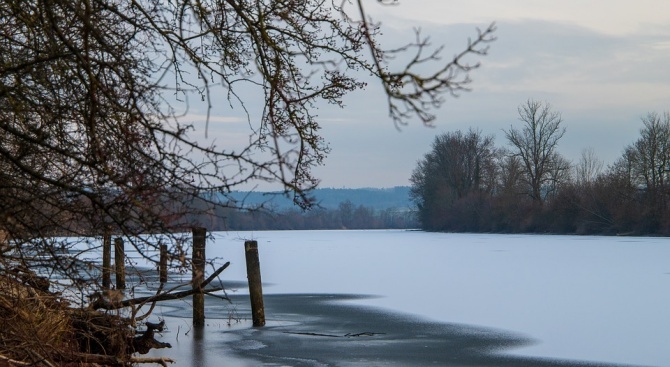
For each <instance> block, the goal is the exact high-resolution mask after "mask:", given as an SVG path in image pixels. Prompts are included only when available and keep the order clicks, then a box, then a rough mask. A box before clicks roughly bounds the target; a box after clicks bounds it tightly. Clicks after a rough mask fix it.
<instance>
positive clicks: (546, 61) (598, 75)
mask: <svg viewBox="0 0 670 367" xmlns="http://www.w3.org/2000/svg"><path fill="white" fill-rule="evenodd" d="M364 3H365V4H366V6H367V11H368V12H369V14H370V15H371V16H372V17H373V18H374V20H377V21H380V22H381V23H382V30H383V32H384V36H383V38H382V39H381V41H382V43H383V44H385V45H389V46H393V45H394V44H396V42H401V41H406V42H409V41H412V40H413V32H412V29H413V27H417V26H418V27H421V29H422V31H423V33H424V34H425V35H428V36H430V37H431V40H432V42H433V43H434V44H435V45H439V44H444V45H445V48H446V49H445V51H446V52H445V55H447V56H449V57H450V56H451V55H453V54H455V53H458V52H460V51H461V50H462V49H464V48H465V46H466V45H467V40H468V38H472V37H475V36H476V32H477V28H480V29H483V28H486V27H487V26H488V25H489V24H491V23H492V22H495V23H496V25H497V32H496V37H497V40H496V41H495V42H494V43H492V44H491V45H490V50H489V54H488V55H487V56H485V57H483V58H481V60H480V61H481V67H480V68H479V69H477V70H475V71H474V72H473V73H472V74H471V79H472V80H473V82H472V84H471V85H470V87H471V88H472V90H471V91H470V92H466V93H463V94H462V95H461V96H460V97H458V98H449V99H448V100H447V102H446V103H445V104H444V105H443V107H442V108H441V109H440V110H439V111H437V119H436V121H435V123H434V125H435V126H434V127H432V128H431V127H425V126H423V125H422V124H421V123H420V122H419V121H412V122H410V124H409V125H408V126H405V127H402V128H401V129H397V128H396V127H395V126H394V124H393V122H392V121H391V119H390V118H389V117H388V113H387V106H386V105H385V99H384V97H383V95H381V93H382V90H381V87H380V86H379V85H377V84H375V83H372V84H371V85H370V86H369V87H368V88H367V89H366V90H364V91H358V92H355V93H353V94H351V95H349V96H347V97H345V99H344V103H345V107H344V108H343V109H338V108H335V107H332V108H329V107H326V108H321V109H319V111H317V114H318V115H319V121H320V122H321V125H322V128H323V130H322V135H323V137H324V138H325V140H326V141H327V142H328V143H329V145H330V148H331V153H330V154H329V156H328V158H327V159H326V161H325V164H324V166H322V167H318V168H316V169H315V170H314V173H315V175H316V176H317V177H318V178H320V179H321V184H320V186H321V187H333V188H360V187H378V188H383V187H393V186H404V185H409V184H410V182H409V177H410V175H411V173H412V170H413V169H414V168H415V166H416V163H417V161H418V160H420V159H421V158H422V157H423V155H424V154H426V153H427V152H428V151H429V150H430V147H431V143H432V141H433V139H434V137H435V136H436V135H438V134H441V133H444V132H451V131H456V130H463V131H465V130H467V129H469V128H475V129H480V130H481V131H482V132H483V133H484V134H486V135H494V136H495V141H496V145H497V146H501V147H502V146H507V142H506V141H505V139H504V133H503V129H509V128H510V127H511V126H514V127H520V126H521V123H520V121H519V119H518V112H517V108H518V107H519V105H520V104H522V103H523V102H525V101H527V100H528V99H534V100H539V101H544V102H548V103H550V104H551V106H552V107H553V109H554V110H556V111H558V112H560V113H561V115H562V118H563V126H564V127H565V128H566V129H567V132H566V134H565V135H564V137H563V139H562V140H561V141H560V143H559V146H558V152H559V153H561V154H562V155H563V156H565V157H566V158H568V159H569V160H572V161H574V162H577V161H578V159H579V156H580V154H581V152H582V150H584V149H587V148H592V149H593V150H594V151H595V153H596V155H597V156H598V157H599V158H600V159H601V160H602V161H603V162H604V164H605V166H607V165H608V164H611V163H613V162H614V161H615V160H616V159H617V158H618V157H619V156H620V155H621V153H622V151H623V149H624V148H625V146H626V145H628V144H631V143H632V142H633V141H634V140H635V139H637V137H638V136H639V130H640V127H641V126H642V123H641V118H642V117H644V116H645V115H647V114H648V113H649V112H659V113H662V112H665V111H670V67H668V65H670V2H669V1H667V0H638V1H634V2H633V1H630V0H607V1H601V0H589V1H583V0H562V1H554V0H468V1H457V0H411V1H410V0H400V1H399V4H398V5H395V6H382V5H380V4H379V3H378V2H377V1H365V2H364ZM213 119H214V120H220V121H229V119H230V118H229V117H227V116H226V114H225V112H217V111H216V110H215V111H214V117H213ZM231 121H232V120H231ZM210 134H216V130H213V131H210Z"/></svg>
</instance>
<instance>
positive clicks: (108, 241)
mask: <svg viewBox="0 0 670 367" xmlns="http://www.w3.org/2000/svg"><path fill="white" fill-rule="evenodd" d="M111 268H112V234H111V233H110V232H109V229H105V232H104V234H103V235H102V289H109V286H110V285H111V283H112V282H111V275H110V272H111Z"/></svg>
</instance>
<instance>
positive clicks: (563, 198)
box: [410, 100, 670, 235]
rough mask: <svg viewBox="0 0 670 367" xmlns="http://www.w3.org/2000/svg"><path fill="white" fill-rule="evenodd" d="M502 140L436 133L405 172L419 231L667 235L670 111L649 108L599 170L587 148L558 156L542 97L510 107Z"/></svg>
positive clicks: (551, 115)
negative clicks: (514, 111)
mask: <svg viewBox="0 0 670 367" xmlns="http://www.w3.org/2000/svg"><path fill="white" fill-rule="evenodd" d="M519 117H520V120H521V122H522V126H521V127H520V128H516V127H513V126H511V127H510V128H509V129H508V130H505V137H506V139H507V142H508V144H509V145H508V146H506V147H496V146H494V143H493V137H492V136H483V135H482V134H481V132H480V131H477V130H472V129H471V130H469V131H468V132H465V133H464V132H461V131H455V132H450V133H445V134H441V135H439V136H437V137H436V138H435V140H434V142H433V145H432V150H431V151H430V152H429V153H427V154H426V155H425V156H424V157H423V159H421V160H420V161H419V162H418V163H417V167H416V168H415V170H414V171H413V173H412V177H411V180H410V181H411V182H412V189H411V196H412V200H413V201H414V202H415V203H416V204H417V207H418V219H419V222H420V226H421V228H422V229H424V230H428V231H454V232H502V233H505V232H514V233H556V234H604V235H614V234H619V235H623V234H626V235H670V211H669V210H668V198H669V195H670V185H669V178H670V177H669V175H668V173H669V171H670V115H669V114H668V113H665V114H662V115H661V114H657V113H649V114H648V115H647V116H645V117H644V118H642V127H641V129H640V136H639V137H638V138H637V140H635V141H634V142H633V143H631V144H630V145H628V146H626V147H624V149H623V152H622V154H621V156H620V157H619V158H618V159H617V160H616V161H615V162H614V163H613V164H611V165H609V166H607V167H604V166H603V162H602V161H600V160H599V159H598V158H597V156H596V153H595V152H594V151H593V150H592V149H590V148H588V149H585V150H584V151H583V152H582V155H581V158H580V160H579V161H578V162H574V163H573V162H570V161H568V160H567V159H565V158H564V157H563V156H561V155H560V154H559V153H558V149H557V148H558V143H559V140H560V139H561V137H562V136H563V134H564V133H565V128H563V127H562V126H561V122H562V119H561V115H560V114H559V113H558V112H556V111H553V110H552V108H551V106H550V105H549V104H548V103H546V102H537V101H533V100H529V101H527V102H526V103H524V104H522V105H521V106H520V107H519Z"/></svg>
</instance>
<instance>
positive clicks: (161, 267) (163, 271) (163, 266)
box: [158, 245, 168, 284]
mask: <svg viewBox="0 0 670 367" xmlns="http://www.w3.org/2000/svg"><path fill="white" fill-rule="evenodd" d="M160 249H161V257H160V262H159V263H158V278H159V280H160V282H161V284H163V283H167V259H168V253H167V245H161V247H160Z"/></svg>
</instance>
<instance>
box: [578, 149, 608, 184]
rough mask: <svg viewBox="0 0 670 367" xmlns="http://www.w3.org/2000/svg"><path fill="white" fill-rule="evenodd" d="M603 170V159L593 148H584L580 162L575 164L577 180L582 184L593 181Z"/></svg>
mask: <svg viewBox="0 0 670 367" xmlns="http://www.w3.org/2000/svg"><path fill="white" fill-rule="evenodd" d="M602 170H603V161H602V160H600V159H599V158H598V156H597V154H596V152H595V151H594V150H593V148H590V147H589V148H586V149H583V150H582V152H581V155H580V158H579V162H578V163H577V165H576V166H575V175H576V180H577V182H578V183H580V184H591V183H593V182H594V181H595V180H596V179H597V178H598V176H599V175H600V174H601V172H602Z"/></svg>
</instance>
